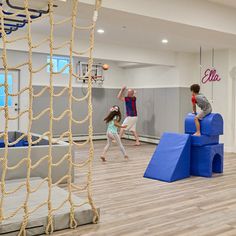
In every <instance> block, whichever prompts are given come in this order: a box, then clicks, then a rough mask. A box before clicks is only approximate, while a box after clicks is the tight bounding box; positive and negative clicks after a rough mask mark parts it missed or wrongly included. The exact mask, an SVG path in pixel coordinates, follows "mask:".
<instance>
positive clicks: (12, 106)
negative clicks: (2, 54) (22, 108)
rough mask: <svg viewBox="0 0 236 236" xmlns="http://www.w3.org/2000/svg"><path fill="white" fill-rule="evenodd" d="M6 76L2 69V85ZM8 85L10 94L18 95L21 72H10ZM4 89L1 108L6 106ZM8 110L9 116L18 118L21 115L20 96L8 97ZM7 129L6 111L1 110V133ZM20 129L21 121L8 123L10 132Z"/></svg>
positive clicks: (0, 97)
mask: <svg viewBox="0 0 236 236" xmlns="http://www.w3.org/2000/svg"><path fill="white" fill-rule="evenodd" d="M4 80H5V74H4V71H3V70H1V69H0V85H2V84H4ZM8 85H9V93H11V94H16V93H17V92H18V91H19V71H9V72H8ZM4 90H5V89H4V87H3V86H1V87H0V108H1V107H4V105H5V91H4ZM8 108H9V116H10V117H17V115H18V114H19V96H9V97H8ZM4 127H5V116H4V111H3V110H0V132H2V131H4ZM18 129H19V119H15V120H9V121H8V130H9V131H17V130H18Z"/></svg>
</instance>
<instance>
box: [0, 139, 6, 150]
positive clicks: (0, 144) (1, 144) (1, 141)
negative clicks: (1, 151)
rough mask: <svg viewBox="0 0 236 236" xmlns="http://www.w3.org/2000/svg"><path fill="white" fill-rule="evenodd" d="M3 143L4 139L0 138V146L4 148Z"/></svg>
mask: <svg viewBox="0 0 236 236" xmlns="http://www.w3.org/2000/svg"><path fill="white" fill-rule="evenodd" d="M4 147H5V144H4V140H0V148H4Z"/></svg>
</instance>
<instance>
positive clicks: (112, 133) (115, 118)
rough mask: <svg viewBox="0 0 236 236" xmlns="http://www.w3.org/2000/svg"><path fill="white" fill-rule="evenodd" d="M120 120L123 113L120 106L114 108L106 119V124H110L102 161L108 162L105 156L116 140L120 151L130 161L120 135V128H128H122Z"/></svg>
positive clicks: (123, 127)
mask: <svg viewBox="0 0 236 236" xmlns="http://www.w3.org/2000/svg"><path fill="white" fill-rule="evenodd" d="M120 120H121V112H120V108H119V107H118V106H113V107H112V108H111V109H110V113H109V114H108V116H107V117H106V118H105V119H104V121H106V123H107V124H108V127H107V145H106V147H105V148H104V150H103V153H102V156H101V159H102V161H104V162H105V161H106V158H105V155H106V152H107V151H108V149H109V147H110V145H111V142H112V140H115V141H116V143H117V145H118V146H119V147H120V150H121V152H122V154H123V155H124V158H125V159H128V156H127V154H126V151H125V149H124V146H123V145H122V143H121V140H120V137H119V134H118V128H121V129H125V128H126V126H122V125H120V123H119V122H120Z"/></svg>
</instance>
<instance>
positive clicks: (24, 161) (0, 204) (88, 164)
mask: <svg viewBox="0 0 236 236" xmlns="http://www.w3.org/2000/svg"><path fill="white" fill-rule="evenodd" d="M29 1H30V0H24V10H22V11H18V12H16V13H14V14H13V15H11V16H8V15H5V14H4V13H3V7H2V6H0V17H1V25H4V19H5V18H12V17H14V16H16V15H17V14H19V13H21V14H25V15H26V18H27V21H28V24H27V28H26V35H25V36H20V37H15V38H13V37H11V38H10V39H8V37H7V35H6V32H5V31H4V28H1V31H0V32H1V35H2V56H1V59H2V64H3V68H4V73H5V81H4V83H3V84H0V86H1V87H4V90H5V94H6V96H5V105H4V107H2V108H0V111H1V112H3V113H4V116H5V124H4V125H5V126H4V132H2V133H0V137H3V138H4V143H5V148H4V155H3V156H1V158H0V162H1V165H2V175H1V183H0V184H1V196H0V223H1V222H2V221H3V220H8V219H11V218H12V217H14V216H16V215H17V214H18V213H19V212H20V211H24V216H23V219H22V224H21V228H20V231H19V234H18V235H20V236H21V235H23V236H25V235H26V228H27V224H28V221H29V219H30V215H31V214H33V213H34V212H36V211H37V210H38V209H39V208H41V207H43V206H46V205H47V208H48V221H47V226H46V234H51V233H53V230H54V224H53V214H54V212H56V211H58V210H59V209H61V208H62V207H63V206H64V205H65V204H66V203H69V205H70V227H71V228H76V227H77V225H78V223H79V222H77V221H76V219H75V208H78V207H81V206H83V205H85V204H90V206H91V208H92V210H93V212H94V222H97V221H98V218H99V215H98V212H97V210H96V207H95V205H94V202H93V199H92V191H91V188H92V162H93V156H94V148H93V140H92V139H93V127H92V64H93V57H92V56H93V48H94V30H95V24H96V21H97V14H98V10H99V8H100V6H101V0H95V10H94V16H93V21H92V24H91V25H89V26H79V25H77V24H76V22H77V18H78V16H77V14H78V5H79V0H72V9H71V16H69V17H68V18H66V19H63V20H61V21H58V22H55V21H54V10H53V3H54V0H48V5H49V13H48V14H45V15H44V16H42V17H40V18H37V19H31V16H30V14H31V13H30V11H29ZM43 19H49V25H50V35H49V37H46V38H44V39H42V40H41V41H40V42H38V43H33V40H32V32H31V31H32V27H33V25H32V24H33V23H34V22H37V21H40V20H43ZM66 23H68V24H70V27H71V35H70V38H69V40H68V41H65V42H63V43H61V44H60V45H57V46H55V41H54V26H60V25H62V24H66ZM76 30H89V31H90V41H89V48H88V49H87V50H86V51H84V52H79V51H77V50H76V49H75V33H76ZM20 40H26V42H27V43H28V60H27V62H24V63H20V64H18V65H15V66H14V67H11V66H9V65H8V62H7V45H8V44H10V43H14V42H18V41H20ZM45 43H48V44H49V52H50V62H49V63H46V64H44V65H42V66H41V67H39V68H35V69H33V66H32V65H33V58H32V55H33V49H35V48H38V47H40V46H41V45H43V44H45ZM67 46H68V47H69V58H70V59H69V63H68V64H67V65H65V66H64V67H63V68H62V69H61V70H60V71H58V72H54V68H53V61H52V60H53V55H54V54H53V52H54V51H55V50H59V49H61V48H66V47H67ZM84 54H88V55H89V59H88V71H87V73H86V75H85V76H84V77H88V91H87V94H86V95H85V96H83V97H81V98H77V97H76V96H74V95H73V86H72V82H73V79H74V78H76V79H83V78H84V77H81V76H79V75H76V74H75V73H74V72H73V71H74V65H73V56H74V55H77V56H78V55H84ZM23 66H25V67H27V68H28V71H29V83H28V86H26V87H24V88H22V89H21V90H20V91H19V92H17V93H9V92H8V80H7V78H8V76H7V75H8V71H9V70H10V69H12V70H14V69H19V68H21V67H23ZM47 66H49V67H50V76H49V85H46V86H44V87H43V88H42V89H41V90H40V91H39V92H37V93H35V92H34V91H33V75H34V74H37V73H38V72H40V71H42V70H44V69H45V68H46V67H47ZM67 68H68V69H69V80H68V86H65V87H64V88H62V89H61V90H60V91H59V92H57V93H55V92H54V86H53V78H54V75H59V74H62V73H63V72H64V71H65V70H66V69H67ZM46 91H48V93H49V97H50V104H49V106H48V107H46V108H45V109H43V110H42V111H39V113H38V114H36V115H34V114H33V109H32V105H33V99H36V98H39V97H41V96H42V95H43V94H44V93H45V92H46ZM24 92H27V93H28V100H29V105H28V108H26V109H25V110H24V111H22V112H20V113H19V114H18V115H16V116H9V107H8V99H9V96H11V97H18V96H20V95H21V94H23V93H24ZM66 92H67V93H68V96H69V99H68V108H67V109H65V110H64V111H63V112H62V113H61V114H59V115H58V116H57V117H56V116H55V114H54V112H53V101H54V97H61V96H62V95H64V94H65V93H66ZM84 100H87V101H88V114H87V115H86V117H85V118H84V119H82V120H76V119H75V118H73V110H72V107H73V102H82V101H84ZM46 113H48V115H49V129H48V131H46V132H45V133H43V134H42V135H40V136H39V137H37V138H36V139H34V140H32V132H31V129H32V122H33V121H37V120H39V119H40V118H41V117H42V116H43V115H45V114H46ZM24 114H27V120H28V127H27V132H25V133H23V134H22V135H21V136H20V137H18V138H17V139H16V140H15V141H13V142H9V139H8V126H9V121H10V120H18V119H19V118H20V117H22V116H23V115H24ZM66 117H67V118H68V130H66V131H64V132H63V133H62V134H60V135H59V137H58V138H53V123H54V121H60V120H63V119H64V118H66ZM63 121H64V120H63ZM86 121H88V123H89V127H88V138H87V139H86V140H85V141H83V142H81V143H77V142H74V141H73V132H72V126H73V125H80V124H84V123H85V122H86ZM25 137H27V141H28V150H27V151H28V152H27V156H25V157H21V159H20V160H19V161H18V162H17V163H16V164H14V165H12V166H9V165H8V151H9V146H13V145H15V144H16V143H18V142H19V141H20V140H22V139H24V138H25ZM46 137H47V139H48V142H49V145H48V146H49V147H48V153H47V154H46V155H44V156H43V157H41V158H40V159H39V160H37V161H36V162H34V163H32V159H31V154H32V145H35V144H38V143H39V142H40V141H42V140H43V139H44V138H46ZM65 138H68V142H69V148H68V152H67V153H65V154H64V155H63V157H61V158H60V159H59V160H57V161H56V162H55V161H54V162H53V152H52V149H53V144H55V143H58V142H60V141H61V140H63V139H65ZM87 144H89V145H90V147H89V156H88V158H87V159H86V160H85V161H83V162H81V163H75V162H74V160H73V158H72V157H73V153H72V152H73V148H74V147H75V148H81V147H82V146H85V145H87ZM43 162H44V163H46V162H47V165H48V176H47V177H46V178H44V179H43V180H42V181H40V182H39V183H38V184H37V186H34V187H32V186H31V185H30V175H31V171H32V170H35V169H36V168H37V167H39V165H40V164H42V163H43ZM65 162H67V165H68V172H67V173H66V174H65V175H64V176H62V177H61V178H60V179H59V180H57V182H55V183H53V182H52V168H53V167H54V168H56V167H57V166H59V165H62V164H63V163H65ZM22 166H26V167H27V171H26V180H25V181H24V182H22V183H21V184H19V185H18V186H17V187H16V188H14V189H11V190H8V191H6V181H5V180H6V173H7V171H8V170H9V171H16V170H17V169H18V168H20V167H22ZM73 168H84V169H86V168H88V170H87V182H86V183H85V184H84V185H82V186H80V185H78V184H75V183H72V169H73ZM84 169H83V170H84ZM65 180H67V188H68V195H67V198H66V199H65V200H64V201H63V202H62V203H61V204H59V205H58V206H56V207H55V206H54V207H53V203H52V191H53V188H54V187H56V186H57V185H59V184H60V183H62V182H64V181H65ZM45 183H47V186H48V196H47V200H46V201H44V202H42V203H40V204H39V205H37V206H35V207H34V208H33V209H30V208H29V199H30V194H32V193H35V192H37V191H38V190H39V189H40V188H42V186H43V185H44V184H45ZM23 188H25V191H26V193H25V198H24V201H23V202H22V204H19V206H18V208H17V209H14V211H12V212H10V213H9V214H8V215H7V216H5V215H4V199H5V197H6V196H10V195H11V194H14V193H16V192H17V191H19V190H21V189H23ZM73 190H76V191H77V192H79V193H82V192H85V191H86V193H87V199H88V200H87V201H86V202H84V203H82V204H75V203H74V202H73V199H72V192H73Z"/></svg>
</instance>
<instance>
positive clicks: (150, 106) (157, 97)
mask: <svg viewBox="0 0 236 236" xmlns="http://www.w3.org/2000/svg"><path fill="white" fill-rule="evenodd" d="M42 88H43V87H42V86H34V92H35V93H37V92H39V91H40V90H41V89H42ZM61 89H62V88H61V87H55V92H56V93H58V92H59V91H61ZM86 92H87V89H86V88H74V89H73V94H74V96H76V97H79V98H81V97H83V96H84V95H86ZM118 92H119V89H108V88H107V89H104V88H93V99H92V102H93V125H94V133H95V134H99V133H105V132H106V124H105V122H104V121H103V119H104V117H105V116H106V114H107V113H108V112H109V109H110V107H111V106H112V105H119V106H120V108H121V111H122V114H125V109H124V108H125V105H124V103H122V102H120V101H119V100H118V99H117V94H118ZM136 95H137V110H138V116H139V120H138V124H137V131H138V133H139V134H140V135H144V136H155V137H160V136H161V135H162V133H163V132H183V124H184V117H185V115H186V114H187V113H188V112H191V94H190V93H189V89H188V88H144V89H137V94H136ZM46 107H49V93H48V92H45V93H44V94H43V95H42V96H41V97H39V98H35V99H34V101H33V112H34V115H37V114H39V112H40V111H42V110H44V109H45V108H46ZM67 107H68V93H65V94H63V96H61V97H54V114H55V116H58V115H60V114H61V113H62V112H63V111H64V110H66V109H67ZM72 109H73V117H74V118H75V119H76V120H82V119H84V118H85V117H86V115H87V112H88V111H87V100H85V101H82V102H73V104H72ZM123 119H124V117H123ZM123 119H122V120H123ZM48 120H49V115H48V113H47V114H45V115H44V116H43V117H41V118H40V120H37V121H34V122H33V128H32V131H33V132H35V133H43V132H46V131H47V130H48V126H49V125H48V124H49V122H48ZM67 129H68V117H65V118H64V119H63V120H61V121H58V122H57V121H55V122H54V124H53V133H54V135H57V136H58V135H60V134H61V133H63V132H64V131H66V130H67ZM72 130H73V135H84V134H87V132H88V122H86V123H85V124H75V123H74V124H73V127H72Z"/></svg>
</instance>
